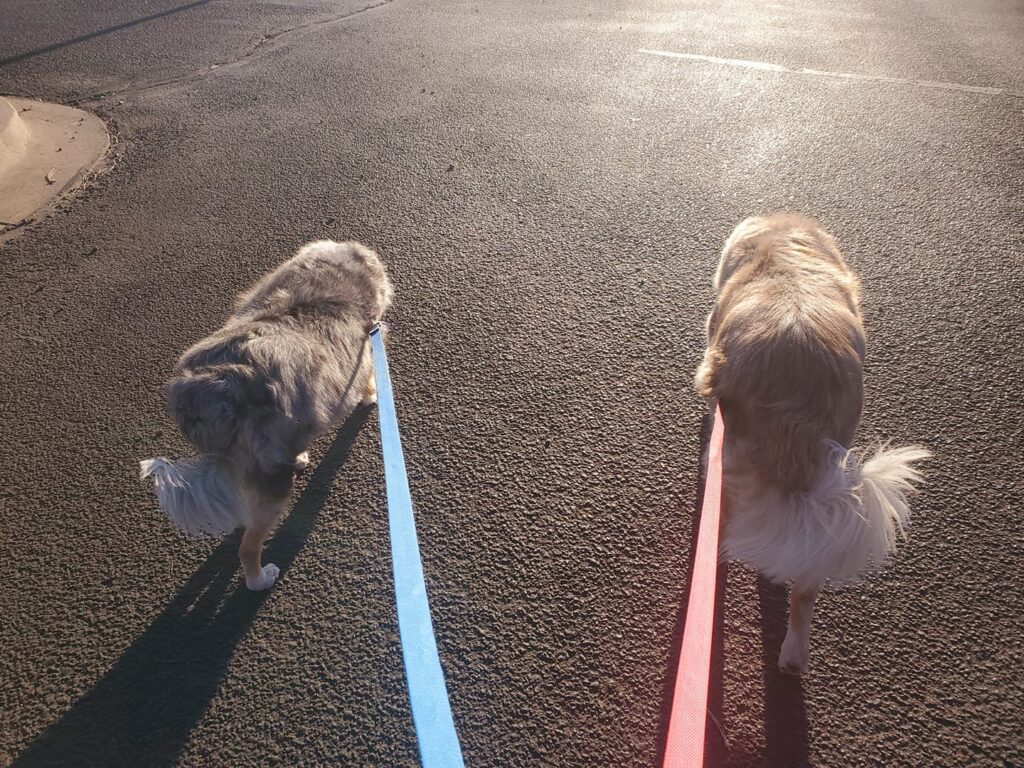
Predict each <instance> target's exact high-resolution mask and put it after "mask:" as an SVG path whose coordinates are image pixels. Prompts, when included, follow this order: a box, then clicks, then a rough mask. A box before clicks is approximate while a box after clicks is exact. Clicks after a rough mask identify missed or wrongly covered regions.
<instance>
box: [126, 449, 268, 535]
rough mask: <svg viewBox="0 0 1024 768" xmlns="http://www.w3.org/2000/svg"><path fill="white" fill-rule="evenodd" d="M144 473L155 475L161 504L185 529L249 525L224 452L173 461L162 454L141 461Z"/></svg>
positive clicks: (199, 531)
mask: <svg viewBox="0 0 1024 768" xmlns="http://www.w3.org/2000/svg"><path fill="white" fill-rule="evenodd" d="M139 466H140V467H141V470H142V471H141V474H140V476H141V477H142V478H143V479H144V478H147V477H152V478H153V482H154V484H155V486H156V496H157V499H158V500H159V501H160V506H161V507H162V508H163V510H164V512H166V513H167V516H168V517H169V518H170V519H171V522H172V523H174V524H175V525H176V526H177V527H178V528H180V529H181V530H183V531H184V532H185V533H193V534H203V533H209V534H215V535H222V534H225V533H230V532H231V531H233V530H234V529H235V528H237V527H239V526H244V525H248V523H249V521H248V520H246V519H245V512H244V510H243V508H242V504H241V503H240V498H239V491H238V485H237V483H236V481H235V477H234V474H233V472H232V471H231V467H230V465H229V464H228V462H227V459H225V458H224V457H223V456H219V455H217V454H210V453H207V454H203V455H201V456H197V457H195V458H190V459H179V460H177V461H173V460H171V459H165V458H162V457H159V458H155V459H146V460H145V461H141V462H139Z"/></svg>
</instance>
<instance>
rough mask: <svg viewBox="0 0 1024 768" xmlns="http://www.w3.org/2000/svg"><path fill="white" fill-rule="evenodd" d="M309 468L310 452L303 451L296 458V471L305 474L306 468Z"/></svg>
mask: <svg viewBox="0 0 1024 768" xmlns="http://www.w3.org/2000/svg"><path fill="white" fill-rule="evenodd" d="M308 466H309V451H303V452H302V453H300V454H299V455H298V456H296V457H295V471H296V472H305V471H306V467H308Z"/></svg>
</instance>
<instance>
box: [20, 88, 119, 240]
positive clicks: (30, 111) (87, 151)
mask: <svg viewBox="0 0 1024 768" xmlns="http://www.w3.org/2000/svg"><path fill="white" fill-rule="evenodd" d="M109 146H110V135H109V134H108V133H107V127H106V125H105V124H104V123H103V121H102V120H100V119H99V118H98V117H96V116H95V115H93V114H91V113H89V112H85V111H83V110H81V109H75V108H73V107H66V106H64V105H62V104H51V103H48V102H45V101H34V100H32V99H22V98H18V97H15V96H7V97H0V234H2V233H3V231H4V230H5V229H10V228H12V227H17V226H18V225H20V224H22V223H24V222H26V221H29V220H31V219H32V218H33V217H34V216H36V215H37V214H38V213H39V212H40V211H41V210H43V209H44V208H46V207H47V206H49V205H50V204H51V203H53V201H54V200H56V199H58V198H60V197H61V196H62V195H66V194H67V193H68V192H70V191H71V190H72V189H74V187H75V186H76V185H77V184H78V183H79V182H80V181H81V180H82V179H83V178H85V176H87V175H88V173H89V172H90V171H92V170H93V169H94V168H95V167H96V165H97V163H98V162H99V161H100V159H101V158H102V157H103V155H104V154H105V153H106V151H107V149H108V148H109Z"/></svg>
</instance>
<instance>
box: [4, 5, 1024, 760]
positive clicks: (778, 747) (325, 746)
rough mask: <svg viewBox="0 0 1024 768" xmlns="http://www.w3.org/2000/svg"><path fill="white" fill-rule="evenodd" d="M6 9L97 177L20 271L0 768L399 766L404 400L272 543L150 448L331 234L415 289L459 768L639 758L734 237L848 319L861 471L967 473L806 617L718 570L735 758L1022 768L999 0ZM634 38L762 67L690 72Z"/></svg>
mask: <svg viewBox="0 0 1024 768" xmlns="http://www.w3.org/2000/svg"><path fill="white" fill-rule="evenodd" d="M364 8H366V4H365V3H360V2H330V1H324V2H316V3H306V2H279V3H242V2H236V1H234V0H212V1H210V2H198V3H190V4H175V3H173V2H147V3H145V4H139V3H127V2H123V1H115V2H110V3H106V4H102V5H97V6H92V7H89V6H82V5H81V4H79V3H73V2H67V0H65V1H64V2H58V1H57V0H46V1H45V2H35V3H28V2H16V3H14V4H11V5H8V7H7V8H6V9H5V13H6V14H7V21H8V23H7V24H5V25H3V26H2V27H0V92H2V93H13V94H18V95H30V96H36V97H40V98H49V99H54V100H60V101H64V102H80V103H82V105H83V106H85V107H87V108H90V109H93V110H95V111H96V112H98V113H99V114H100V115H101V116H103V117H104V118H105V119H106V120H107V121H108V122H109V124H110V125H111V127H112V129H113V131H114V132H115V133H116V136H117V145H116V149H115V152H114V155H113V158H112V162H111V168H110V169H109V170H108V171H107V172H106V173H104V174H103V175H101V176H100V177H98V178H97V179H95V180H94V181H93V182H92V183H91V184H90V185H89V186H88V188H87V189H85V190H84V191H83V193H82V194H81V195H79V197H78V198H77V199H76V200H74V201H72V202H71V203H69V204H68V205H67V206H65V208H64V209H62V210H60V211H58V212H57V213H55V214H53V215H52V216H51V217H49V218H48V219H46V220H44V221H41V222H39V223H38V224H36V225H33V226H31V227H29V228H27V230H26V231H24V232H22V233H21V234H19V235H18V236H17V237H16V238H14V239H11V240H8V241H7V242H6V243H4V244H3V246H2V247H0V322H2V327H3V331H4V332H3V334H2V337H0V361H2V362H0V366H2V373H3V381H4V386H3V387H2V389H0V422H2V424H3V430H4V431H3V438H4V439H3V440H2V441H0V487H2V488H3V490H2V491H0V557H2V562H3V563H4V569H3V574H4V587H3V589H2V590H0V616H2V617H3V622H2V623H3V625H4V626H5V632H4V641H3V643H0V764H5V765H6V764H13V765H17V766H30V765H33V766H34V765H110V766H114V765H132V766H137V765H149V766H159V765H173V764H182V765H243V764H254V765H271V764H289V765H290V764H300V763H301V764H318V763H320V764H327V763H334V764H343V765H353V766H355V765H365V766H398V765H402V766H405V765H414V764H415V754H416V752H415V743H414V741H413V738H412V730H411V727H410V722H409V715H408V710H407V704H406V700H405V694H404V682H403V677H402V671H401V660H400V653H399V648H398V645H397V633H396V627H395V616H394V609H393V600H392V595H391V592H390V572H389V568H390V566H389V562H388V559H387V555H386V552H387V532H386V521H385V509H384V504H383V479H382V475H381V465H380V460H379V458H378V443H377V437H376V427H375V421H374V419H375V415H374V414H372V413H366V414H363V415H362V416H360V417H359V418H357V419H356V420H355V421H354V422H353V423H351V424H350V425H349V426H348V427H346V428H345V429H344V430H342V431H341V433H340V434H339V436H338V437H337V439H336V440H334V441H333V442H332V441H330V440H325V441H323V442H322V443H321V444H319V445H318V446H317V450H316V451H315V456H314V458H315V460H317V461H318V462H319V463H318V464H317V465H315V467H314V468H313V469H312V471H311V473H310V474H309V477H308V479H307V480H306V481H304V485H303V487H302V489H301V491H300V492H299V493H298V495H297V501H296V504H295V509H294V511H293V513H292V515H291V517H290V518H288V520H287V521H286V522H285V523H284V525H283V527H282V528H281V530H280V532H279V534H278V535H277V537H276V539H275V540H274V542H273V544H272V545H271V547H270V552H271V555H272V559H275V560H276V562H277V563H278V564H279V565H282V566H283V567H284V570H285V573H284V576H283V578H282V580H281V582H280V583H279V585H278V586H277V587H276V588H275V589H274V590H273V592H271V593H270V594H269V595H267V596H254V595H251V594H249V593H247V592H245V591H244V589H240V580H239V576H238V573H237V572H236V569H235V557H234V551H233V550H234V548H235V545H236V543H235V542H233V541H229V542H227V543H226V544H221V545H218V544H217V543H211V542H202V541H193V540H187V539H185V538H183V537H181V536H179V535H177V534H176V533H174V532H173V531H172V530H171V529H170V527H169V525H168V524H167V523H166V522H165V521H164V520H163V519H162V518H161V517H160V516H159V515H158V514H157V511H156V509H155V505H154V502H153V500H152V498H151V495H150V493H149V491H148V490H147V488H146V487H144V486H143V485H142V484H140V483H139V482H138V481H137V479H136V471H137V469H136V468H137V464H136V462H137V460H138V459H139V458H142V457H146V456H151V455H154V454H157V453H167V452H174V451H183V450H185V447H184V445H183V444H182V441H181V439H180V438H179V437H178V436H177V434H176V432H175V431H174V429H173V428H172V426H171V425H170V424H169V423H168V422H167V421H166V420H165V419H164V417H163V415H162V407H163V403H162V392H161V385H162V382H163V380H164V378H165V377H166V375H167V374H168V372H169V369H170V367H171V365H172V364H173V362H174V360H175V359H176V357H177V355H178V354H179V353H180V351H181V350H182V349H183V348H184V347H185V346H187V345H188V344H189V343H191V342H192V341H193V340H195V339H197V338H199V337H200V336H202V335H204V334H206V333H207V332H209V330H211V329H212V328H214V327H215V326H216V325H218V324H219V322H220V321H221V319H222V318H223V316H224V315H225V313H226V311H227V308H228V306H229V304H230V301H231V299H232V297H233V295H234V294H235V293H236V292H238V291H240V290H241V289H243V288H244V287H245V286H246V285H247V284H248V283H250V282H251V281H252V280H253V279H254V278H255V277H256V276H257V275H258V274H259V273H261V272H262V271H264V270H266V269H268V268H269V267H271V266H273V265H275V264H276V263H277V262H279V261H280V260H281V259H283V258H284V257H285V256H286V255H287V254H288V253H289V252H290V251H291V250H293V249H294V248H296V247H297V246H298V245H300V244H301V243H302V242H303V241H305V240H308V239H311V238H315V237H322V236H330V237H339V238H348V237H351V238H356V239H360V240H363V241H365V242H367V243H369V244H370V245H372V246H373V247H375V248H377V249H378V250H379V251H380V252H381V253H382V254H383V256H384V258H385V260H386V261H387V263H388V264H389V267H390V269H391V271H392V274H393V277H394V280H395V283H396V285H397V287H398V299H397V303H396V307H395V311H394V315H393V325H394V333H393V336H392V340H391V364H392V373H393V375H394V378H395V386H396V389H397V397H398V408H399V414H400V418H401V422H402V427H403V438H404V441H405V447H406V452H407V461H408V464H409V466H410V471H411V483H412V488H413V494H414V498H415V501H416V505H417V512H418V519H419V525H420V529H421V537H422V540H423V542H422V549H423V553H424V559H425V562H426V570H427V578H428V582H429V586H430V590H431V599H432V607H433V612H434V617H435V624H436V627H437V630H438V635H439V646H440V650H441V655H442V660H443V663H444V666H445V669H446V672H447V676H448V681H449V687H450V691H451V696H452V704H453V709H454V713H455V718H456V722H457V724H458V727H459V730H460V734H461V737H462V740H463V744H464V748H465V753H466V758H467V763H468V764H469V765H471V766H474V767H479V768H484V767H485V766H487V767H495V768H497V767H502V768H504V767H506V766H542V765H552V766H598V765H600V766H653V765H655V764H657V759H658V750H659V748H660V740H661V739H662V738H663V732H664V727H665V722H664V713H665V709H666V703H667V702H666V693H667V691H668V690H669V689H670V686H671V679H670V668H671V664H672V653H673V647H674V644H675V643H677V641H678V636H679V630H680V618H679V615H678V610H679V605H680V602H681V598H682V595H683V593H684V589H685V584H686V579H687V566H688V555H687V552H688V543H689V539H690V535H691V526H692V517H693V510H694V507H695V504H696V497H697V494H698V482H697V469H698V453H699V449H700V445H701V439H702V405H701V403H699V402H698V401H697V399H696V397H695V396H694V395H693V394H692V392H691V388H690V378H691V375H692V371H693V369H694V367H695V365H696V363H697V361H698V360H699V357H700V352H701V347H702V328H703V325H702V324H703V320H704V316H705V314H706V312H707V310H708V307H709V304H710V299H711V290H710V279H711V274H712V271H713V268H714V264H715V261H716V258H717V251H718V249H719V248H720V245H721V243H722V241H723V239H724V237H725V236H726V234H727V233H728V231H729V229H730V228H731V226H732V225H733V224H735V223H736V222H737V221H738V220H739V219H741V218H742V217H743V216H746V215H748V214H750V213H755V212H763V211H769V210H775V209H780V208H791V209H796V210H800V211H802V212H805V213H808V214H811V215H814V216H817V217H818V218H820V219H821V220H822V221H823V223H824V224H825V225H826V226H827V227H828V228H829V229H831V230H832V231H833V232H834V233H835V234H836V236H837V238H838V240H839V242H840V245H841V246H842V247H843V248H844V249H845V251H846V253H847V255H848V258H849V260H850V262H851V263H852V264H853V265H854V267H855V268H856V269H857V270H858V271H859V272H860V274H861V277H862V279H863V283H864V289H865V314H866V320H867V325H868V330H869V339H870V341H869V344H870V347H869V363H868V369H867V407H866V414H865V421H864V425H863V427H862V431H861V436H860V442H861V443H862V444H864V445H867V444H869V443H870V442H872V441H876V440H878V439H883V438H891V439H892V440H894V441H896V442H900V443H903V442H912V441H913V442H923V443H925V444H927V445H928V446H929V447H931V448H932V449H933V450H934V451H935V452H936V453H937V455H938V459H937V461H936V462H934V464H933V466H932V469H931V473H930V478H929V484H928V486H927V488H926V490H925V491H924V493H922V494H921V495H920V496H919V497H918V498H917V500H916V516H915V520H914V524H913V530H912V533H911V537H910V540H909V542H908V543H907V544H906V546H905V548H904V550H903V552H902V553H901V555H900V556H899V558H898V560H897V561H896V563H895V564H894V565H893V567H891V568H890V569H889V570H887V571H886V572H885V574H884V575H882V576H881V577H879V578H876V579H873V580H872V581H870V582H868V583H867V584H864V585H862V586H860V587H858V588H855V589H847V590H843V591H837V592H832V593H829V594H828V595H826V596H825V597H824V599H823V600H822V602H821V604H820V605H821V607H820V611H819V614H818V618H817V623H816V626H815V635H814V640H813V649H812V667H813V668H812V671H811V674H810V675H809V676H808V678H807V679H806V680H805V681H804V682H803V683H802V684H801V683H797V682H794V681H792V680H790V679H786V678H782V677H781V676H779V675H778V674H777V673H776V672H775V671H774V657H775V655H776V653H777V650H778V645H779V642H780V641H781V633H782V629H783V625H784V608H783V603H782V598H783V595H782V593H781V592H780V591H779V590H777V589H774V588H771V587H768V586H765V585H760V584H759V583H758V581H757V579H756V577H755V576H754V575H753V574H751V573H750V572H748V571H745V570H743V569H741V568H737V567H732V568H729V569H728V572H727V573H726V569H723V578H724V579H725V581H726V587H725V588H724V590H723V606H724V607H723V611H722V621H721V631H720V633H719V638H718V642H717V650H716V659H715V664H714V670H713V671H714V677H715V681H716V682H715V686H714V687H715V690H714V692H713V697H712V698H713V701H712V705H713V706H712V711H713V712H714V714H715V716H716V718H717V720H718V722H719V723H720V724H721V727H722V731H723V734H724V739H723V738H722V736H720V735H719V732H718V730H717V729H716V728H713V729H712V735H711V736H710V743H711V745H712V749H713V752H714V758H715V761H716V764H721V765H728V766H737V767H738V766H764V765H773V766H775V765H778V766H783V765H805V764H812V765H816V766H875V765H879V766H882V765H884V766H892V767H896V766H937V765H942V766H962V765H963V766H966V765H972V766H973V765H993V766H1020V765H1022V764H1024V743H1022V736H1021V734H1022V732H1024V722H1022V715H1021V712H1022V711H1024V682H1022V677H1021V669H1022V668H1024V658H1022V657H1024V652H1022V651H1024V642H1022V640H1021V637H1022V629H1024V627H1022V622H1021V613H1022V609H1024V598H1022V590H1021V575H1020V573H1021V563H1022V554H1024V536H1022V531H1024V524H1022V521H1021V515H1020V509H1021V501H1022V495H1024V494H1022V490H1024V488H1022V481H1021V479H1020V478H1021V477H1022V476H1024V466H1022V464H1024V462H1022V461H1021V448H1022V443H1024V439H1022V438H1024V432H1022V418H1021V417H1022V407H1021V405H1020V398H1019V388H1020V381H1021V374H1022V368H1024V358H1022V353H1021V345H1022V340H1021V333H1020V328H1021V324H1022V320H1024V317H1022V310H1021V297H1022V296H1024V260H1022V252H1024V235H1022V231H1021V227H1020V224H1021V219H1022V213H1024V211H1022V192H1024V190H1022V186H1024V173H1022V171H1024V132H1022V130H1021V117H1022V107H1024V100H1021V99H1020V98H1018V97H1016V96H1015V95H1013V93H977V92H971V91H965V90H958V89H956V88H950V87H940V88H936V87H932V86H929V85H927V84H921V83H918V84H915V83H894V82H886V81H884V80H877V81H871V80H852V79H847V78H839V77H834V76H827V75H821V74H806V73H804V74H798V73H795V72H793V71H792V70H801V69H814V70H821V71H828V72H838V73H851V74H858V75H868V76H872V77H879V78H885V77H896V78H905V79H908V80H914V81H940V82H944V83H949V84H953V85H958V84H959V85H967V86H980V87H988V88H995V89H1004V90H1006V91H1016V92H1020V91H1022V90H1024V55H1022V53H1024V15H1022V12H1021V11H1020V9H1019V7H1018V6H1017V5H1016V4H1014V3H1005V2H1002V3H1001V2H996V1H995V0H983V2H980V3H977V4H972V5H971V7H969V8H968V7H962V6H961V4H955V3H950V2H936V3H915V2H910V0H901V1H900V2H895V3H881V2H869V1H868V0H859V1H858V2H855V3H852V4H847V5H845V6H843V7H842V9H837V8H834V7H833V6H832V4H829V3H825V2H821V1H820V0H819V1H816V2H812V3H807V4H800V5H799V6H797V5H795V4H792V5H791V4H789V3H785V2H784V3H779V4H759V3H753V2H720V3H714V2H705V1H702V2H697V3H688V4H687V3H674V2H673V3H669V2H658V1H657V0H644V2H641V3H626V2H615V3H605V4H586V3H582V2H566V3H544V2H540V3H536V2H533V3H515V4H512V3H501V2H493V1H489V0H481V2H468V1H466V2H458V1H456V2H448V3H430V2H415V1H413V0H393V2H388V3H385V4H381V5H379V6H376V7H371V8H368V9H366V10H362V9H364ZM641 49H647V50H658V51H669V52H675V53H684V54H694V55H705V56H713V57H718V58H721V59H741V60H746V61H754V62H766V63H770V64H778V65H782V66H784V67H786V68H787V69H788V70H791V71H789V72H780V71H771V70H766V69H763V68H762V69H755V68H750V67H748V66H743V65H737V64H735V63H733V64H729V63H715V62H708V61H698V60H692V59H674V58H666V57H662V56H656V55H652V54H649V53H643V52H641Z"/></svg>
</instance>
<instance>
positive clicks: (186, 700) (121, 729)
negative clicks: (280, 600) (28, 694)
mask: <svg viewBox="0 0 1024 768" xmlns="http://www.w3.org/2000/svg"><path fill="white" fill-rule="evenodd" d="M370 413H371V411H369V410H367V409H360V410H358V411H357V412H356V413H355V414H353V415H352V417H351V418H350V419H349V420H348V422H347V423H346V424H345V425H344V427H343V428H342V429H341V430H340V431H339V433H338V435H337V437H336V438H335V440H334V442H333V443H332V444H331V446H330V448H329V449H328V450H327V454H326V455H325V456H324V459H323V461H321V462H320V464H319V465H318V466H317V467H316V469H315V470H314V471H313V473H312V475H311V476H310V479H309V482H308V484H307V485H306V488H305V489H304V490H303V492H302V494H301V495H300V496H299V497H298V499H297V500H296V501H295V504H294V506H293V508H292V511H291V514H290V515H288V517H287V518H285V520H284V522H283V523H282V524H281V526H280V528H279V529H278V531H277V533H276V534H275V535H274V538H273V539H272V540H271V541H270V543H269V545H268V546H267V548H266V551H265V553H264V556H263V561H264V562H265V563H267V562H272V563H276V564H277V565H278V566H279V567H280V568H281V576H282V577H283V576H284V575H285V574H287V572H288V569H289V567H290V566H291V564H292V562H293V561H294V560H295V557H296V556H297V555H298V553H299V552H300V551H301V549H302V547H303V545H304V544H305V542H306V540H307V539H308V538H309V535H310V533H311V532H312V530H313V526H314V525H315V523H316V519H317V516H318V514H319V512H320V510H321V508H322V507H323V505H324V502H325V501H326V500H327V497H328V494H329V493H330V489H331V482H332V481H333V479H334V476H335V475H336V474H337V472H338V470H339V469H340V468H341V466H342V465H343V464H344V463H345V461H346V459H347V458H348V455H349V452H350V451H351V449H352V444H353V443H354V441H355V438H356V436H357V435H358V434H359V432H360V430H361V429H362V428H363V426H364V425H365V423H366V421H367V420H368V419H369V414H370ZM240 538H241V535H240V532H235V533H233V534H231V535H230V536H228V537H227V538H226V539H225V540H224V541H223V542H222V543H221V544H220V545H219V546H218V547H217V548H216V549H215V550H214V551H213V553H212V554H211V555H210V556H209V558H207V560H206V562H205V563H203V565H202V566H201V567H200V568H199V570H197V571H196V572H195V574H194V575H193V576H192V577H191V578H190V579H189V580H188V581H187V582H186V583H185V585H184V586H182V588H181V589H180V590H179V591H178V594H177V595H175V597H174V598H173V599H172V600H171V602H170V603H169V604H168V605H167V607H166V608H164V610H163V611H162V612H161V614H160V615H159V616H158V617H157V618H156V619H155V620H154V621H153V623H152V624H150V626H149V627H148V628H147V629H146V630H145V631H144V632H143V633H142V634H141V635H140V636H139V637H138V638H137V639H136V640H135V642H134V643H132V645H131V646H130V647H129V648H128V649H127V650H126V651H125V652H124V654H123V655H122V656H121V658H120V659H118V660H117V662H116V663H115V664H114V666H113V667H112V668H111V669H110V671H109V672H107V674H106V675H104V677H103V678H102V679H101V680H100V681H99V682H98V683H96V685H95V686H94V687H93V688H92V689H91V690H90V691H88V692H87V693H86V694H85V695H83V696H82V697H81V698H80V699H79V700H78V701H76V702H75V703H74V705H72V707H71V709H70V710H68V712H66V713H65V714H64V715H63V716H62V717H61V718H60V720H58V721H57V722H56V723H54V724H53V725H51V726H50V727H49V728H47V729H46V730H45V731H43V732H42V733H41V734H39V736H37V737H36V739H35V740H34V741H33V742H32V743H31V744H30V745H29V746H28V747H27V748H26V749H25V751H24V752H22V753H21V755H19V756H18V758H17V759H16V760H15V761H14V763H13V765H14V766H57V765H60V766H72V765H74V766H147V768H149V767H152V766H170V765H177V763H178V759H179V756H180V753H181V750H182V749H183V747H184V746H185V744H186V742H187V740H188V738H189V735H190V734H191V732H192V729H193V728H194V727H195V725H196V723H197V722H198V721H199V719H200V718H201V717H202V715H203V713H204V712H205V711H206V709H207V707H208V706H209V704H210V702H211V700H212V699H213V697H214V696H215V695H216V694H217V690H218V689H219V687H220V681H221V678H222V677H223V675H224V671H225V670H226V668H227V665H228V662H229V661H230V659H231V656H232V655H233V654H234V651H235V648H236V646H237V645H238V643H239V641H240V640H241V639H242V638H243V637H244V636H245V634H246V632H247V631H248V629H249V627H250V625H251V624H252V621H253V619H254V618H255V616H256V613H257V612H258V611H259V609H260V607H261V606H262V605H263V604H264V602H266V600H267V598H268V596H269V595H270V594H271V592H250V591H249V590H247V589H246V588H245V585H244V584H243V583H242V582H241V579H240V578H239V577H238V576H237V575H236V572H237V571H238V570H239V565H238V544H239V540H240ZM281 588H282V587H281V586H275V589H281Z"/></svg>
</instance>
